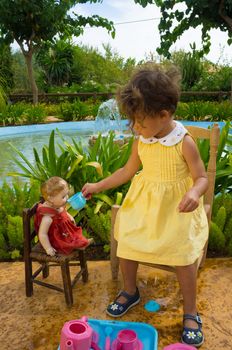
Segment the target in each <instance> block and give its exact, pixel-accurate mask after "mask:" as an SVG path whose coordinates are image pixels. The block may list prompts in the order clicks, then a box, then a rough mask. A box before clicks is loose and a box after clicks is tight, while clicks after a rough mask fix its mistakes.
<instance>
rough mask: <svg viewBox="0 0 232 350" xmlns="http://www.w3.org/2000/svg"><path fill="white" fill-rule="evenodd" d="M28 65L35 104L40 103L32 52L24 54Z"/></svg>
mask: <svg viewBox="0 0 232 350" xmlns="http://www.w3.org/2000/svg"><path fill="white" fill-rule="evenodd" d="M24 57H25V60H26V64H27V71H28V77H29V81H30V84H31V91H32V95H33V103H34V104H37V103H38V87H37V85H36V81H35V76H34V71H33V65H32V51H29V52H28V53H27V54H24Z"/></svg>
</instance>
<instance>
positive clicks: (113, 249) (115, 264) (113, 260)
mask: <svg viewBox="0 0 232 350" xmlns="http://www.w3.org/2000/svg"><path fill="white" fill-rule="evenodd" d="M118 210H119V206H118V205H113V207H112V215H111V233H110V236H111V237H110V264H111V275H112V279H113V280H117V279H118V269H119V259H118V257H117V246H118V242H117V241H116V239H115V238H114V225H115V220H116V216H117V212H118Z"/></svg>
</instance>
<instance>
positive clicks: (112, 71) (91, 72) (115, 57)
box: [72, 45, 135, 92]
mask: <svg viewBox="0 0 232 350" xmlns="http://www.w3.org/2000/svg"><path fill="white" fill-rule="evenodd" d="M103 48H104V49H105V53H104V54H100V53H99V52H98V50H97V49H94V48H92V47H90V48H89V47H87V46H75V47H74V62H73V67H72V83H76V84H78V85H79V86H80V88H79V89H78V91H82V92H85V91H86V92H90V91H91V92H92V91H95V92H105V91H112V90H113V91H115V89H116V87H117V86H118V85H119V84H125V83H126V82H127V81H128V79H129V76H130V75H131V72H132V70H133V69H134V67H135V60H134V59H131V58H129V59H127V60H125V59H124V58H122V57H120V56H119V54H118V53H117V52H114V51H113V50H112V48H111V47H110V46H109V45H103Z"/></svg>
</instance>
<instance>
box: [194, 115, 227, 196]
mask: <svg viewBox="0 0 232 350" xmlns="http://www.w3.org/2000/svg"><path fill="white" fill-rule="evenodd" d="M230 130H231V123H230V122H227V123H226V124H225V126H224V127H223V128H222V130H221V133H220V140H219V145H218V152H217V164H216V181H215V190H214V193H215V194H218V193H223V192H231V191H232V153H231V151H230V149H231V144H232V140H231V138H232V136H231V133H230ZM198 147H199V151H200V154H201V158H202V160H203V162H204V164H205V167H206V168H207V166H208V162H209V140H200V141H199V142H198Z"/></svg>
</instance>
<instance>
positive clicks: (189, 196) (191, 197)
mask: <svg viewBox="0 0 232 350" xmlns="http://www.w3.org/2000/svg"><path fill="white" fill-rule="evenodd" d="M198 205H199V194H198V192H197V191H196V190H194V189H193V188H192V189H191V190H189V191H188V192H187V193H186V194H185V195H184V197H183V198H182V200H181V202H180V203H179V205H178V209H179V212H180V213H189V212H191V211H193V210H195V209H196V208H197V207H198Z"/></svg>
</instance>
